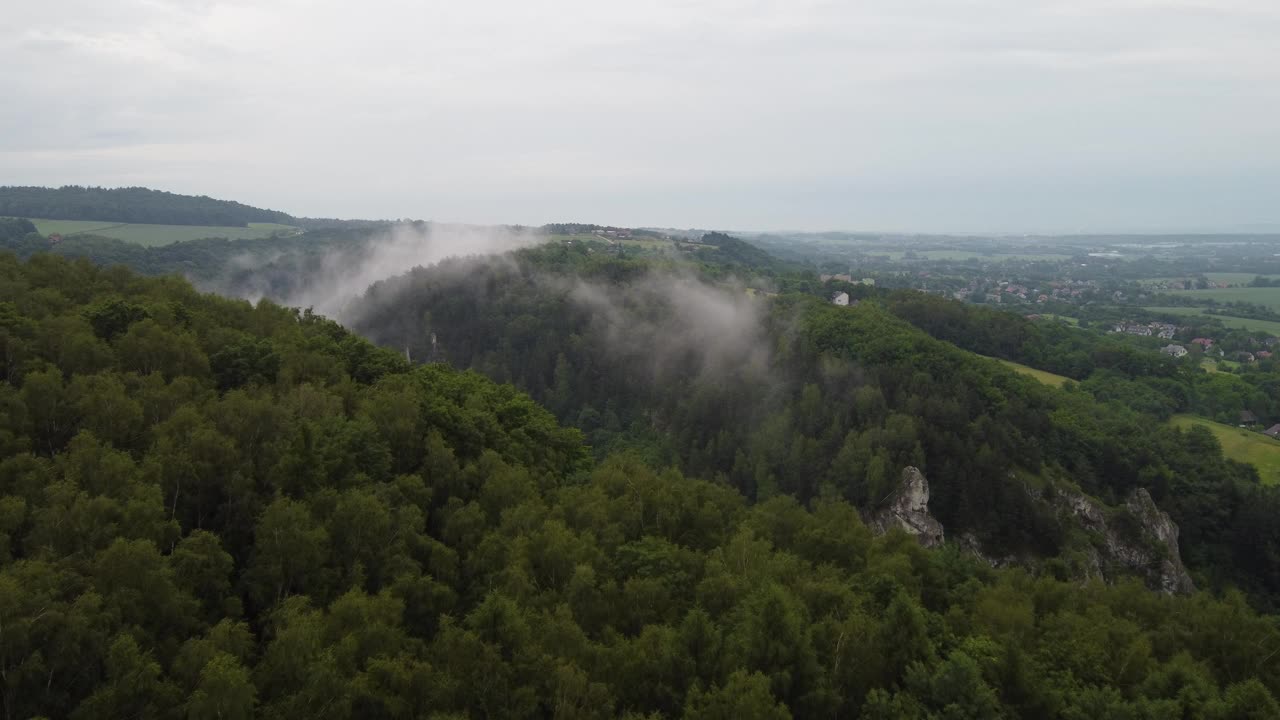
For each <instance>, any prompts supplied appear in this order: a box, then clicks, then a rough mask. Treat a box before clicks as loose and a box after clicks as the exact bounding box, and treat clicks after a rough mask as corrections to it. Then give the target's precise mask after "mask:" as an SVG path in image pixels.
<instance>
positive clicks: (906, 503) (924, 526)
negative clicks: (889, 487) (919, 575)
mask: <svg viewBox="0 0 1280 720" xmlns="http://www.w3.org/2000/svg"><path fill="white" fill-rule="evenodd" d="M867 525H868V526H869V527H870V528H871V529H872V530H873V531H874V532H876V533H886V532H888V531H889V530H890V528H895V527H896V528H902V529H903V530H905V531H906V532H907V534H909V535H913V536H915V537H916V539H918V540H919V541H920V544H921V545H923V546H925V547H936V546H938V545H941V544H942V542H943V537H944V535H943V530H942V523H940V522H938V519H937V518H935V517H934V516H933V515H931V514H929V481H928V480H926V479H925V477H924V473H922V472H920V470H919V469H918V468H914V467H909V466H908V467H905V468H903V469H902V478H901V480H899V481H898V487H897V488H896V489H895V490H894V492H893V494H892V495H890V496H889V498H888V501H887V504H885V505H884V506H883V507H881V508H879V509H877V510H876V511H874V512H873V513H871V516H870V517H869V518H868V519H867Z"/></svg>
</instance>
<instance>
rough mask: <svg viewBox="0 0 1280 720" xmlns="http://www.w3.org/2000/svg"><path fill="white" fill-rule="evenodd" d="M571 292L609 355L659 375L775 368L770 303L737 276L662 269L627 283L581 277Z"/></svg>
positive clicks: (740, 373)
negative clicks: (711, 278) (728, 279)
mask: <svg viewBox="0 0 1280 720" xmlns="http://www.w3.org/2000/svg"><path fill="white" fill-rule="evenodd" d="M540 282H542V283H544V284H546V283H561V282H563V281H562V280H561V279H559V278H542V279H541V280H540ZM569 297H570V298H571V299H572V300H573V302H575V303H577V304H578V305H580V306H582V307H584V308H586V309H587V310H588V311H590V313H591V314H592V325H593V326H594V330H595V331H596V332H597V333H599V335H600V336H601V337H603V338H604V339H605V347H604V348H603V349H604V350H605V352H606V354H607V355H610V356H612V357H613V358H614V359H615V360H621V361H624V362H631V363H636V364H638V365H640V366H647V367H648V368H649V369H650V373H651V376H650V378H648V379H650V380H652V381H654V382H661V381H664V380H667V379H670V378H671V377H672V375H673V374H675V373H681V374H683V373H686V372H690V371H692V372H694V373H697V374H699V375H702V376H705V375H708V374H722V373H732V374H733V375H734V378H735V379H736V380H742V379H744V377H748V378H749V377H756V378H762V377H763V376H764V375H765V374H766V373H767V371H768V366H769V358H770V351H769V343H768V341H767V340H766V339H765V333H764V324H763V307H762V303H761V302H760V301H759V300H757V299H756V298H755V297H753V296H751V295H748V294H747V293H746V292H745V290H744V289H743V288H742V287H741V286H738V285H736V284H734V283H727V284H725V285H719V286H716V285H709V284H707V283H705V282H703V281H701V280H699V279H697V278H696V277H693V276H692V275H688V274H682V273H676V272H661V271H654V272H651V273H649V274H647V275H644V276H642V277H640V278H638V279H636V280H634V281H631V282H628V283H620V284H611V285H600V284H596V283H593V282H589V281H583V280H576V281H575V282H574V283H573V285H572V287H571V289H570V291H569Z"/></svg>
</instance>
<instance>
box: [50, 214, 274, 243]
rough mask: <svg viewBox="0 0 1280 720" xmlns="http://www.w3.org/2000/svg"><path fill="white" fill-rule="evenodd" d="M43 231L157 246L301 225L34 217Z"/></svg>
mask: <svg viewBox="0 0 1280 720" xmlns="http://www.w3.org/2000/svg"><path fill="white" fill-rule="evenodd" d="M31 222H32V223H34V224H35V226H36V230H38V231H39V232H40V234H41V235H52V234H54V233H58V234H61V235H63V236H73V235H97V236H100V237H108V238H114V239H116V240H123V241H125V242H130V243H135V244H138V245H144V246H147V247H156V246H159V245H171V244H173V243H178V242H185V241H187V240H199V239H202V238H227V239H229V240H260V239H262V238H267V237H271V236H272V235H273V234H276V233H280V232H285V233H296V232H299V230H298V228H295V227H293V226H291V225H279V224H276V223H249V226H248V227H224V226H216V225H149V224H142V223H114V222H109V221H104V220H45V219H41V218H31Z"/></svg>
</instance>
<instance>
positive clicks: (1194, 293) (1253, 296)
mask: <svg viewBox="0 0 1280 720" xmlns="http://www.w3.org/2000/svg"><path fill="white" fill-rule="evenodd" d="M1169 292H1170V293H1172V294H1175V295H1178V296H1181V297H1193V298H1201V299H1205V300H1217V301H1218V302H1249V303H1254V304H1257V305H1265V306H1267V307H1269V308H1271V309H1272V310H1280V288H1277V287H1256V288H1255V287H1239V288H1213V289H1211V290H1170V291H1169Z"/></svg>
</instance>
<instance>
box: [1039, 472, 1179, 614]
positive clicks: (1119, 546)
mask: <svg viewBox="0 0 1280 720" xmlns="http://www.w3.org/2000/svg"><path fill="white" fill-rule="evenodd" d="M1053 503H1054V505H1055V507H1057V508H1058V510H1059V511H1060V512H1062V513H1064V514H1066V515H1068V516H1070V517H1073V518H1075V520H1076V521H1077V522H1078V523H1079V524H1080V526H1081V527H1083V528H1084V529H1085V530H1087V531H1089V532H1090V533H1092V534H1093V535H1094V538H1095V542H1094V546H1093V548H1092V549H1091V551H1090V553H1089V554H1090V557H1088V558H1087V560H1086V566H1087V567H1086V575H1089V576H1094V575H1096V576H1100V577H1102V578H1104V579H1106V580H1115V579H1117V578H1119V577H1121V576H1123V575H1130V574H1134V575H1138V576H1140V577H1142V578H1144V579H1145V580H1146V582H1147V585H1148V586H1149V587H1151V588H1152V589H1155V590H1160V591H1162V592H1166V593H1190V592H1193V591H1194V590H1195V584H1194V583H1193V582H1192V581H1191V576H1190V575H1189V574H1187V569H1186V567H1185V566H1184V565H1183V564H1182V556H1181V555H1180V554H1179V550H1178V526H1177V525H1176V524H1175V523H1174V522H1173V520H1172V519H1170V518H1169V514H1168V513H1166V512H1164V511H1162V510H1160V508H1158V507H1156V504H1155V501H1153V500H1152V499H1151V495H1150V494H1149V493H1148V492H1147V491H1146V489H1145V488H1138V489H1136V490H1134V491H1133V492H1132V493H1130V495H1129V498H1128V499H1127V500H1126V501H1125V504H1124V505H1123V506H1121V507H1120V508H1118V509H1117V510H1114V511H1111V512H1108V511H1107V509H1106V508H1105V507H1104V506H1103V505H1102V504H1101V503H1099V502H1098V501H1096V500H1094V499H1093V498H1091V497H1089V496H1087V495H1084V494H1083V493H1079V492H1075V491H1064V490H1061V489H1058V490H1057V491H1056V492H1055V493H1053Z"/></svg>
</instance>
